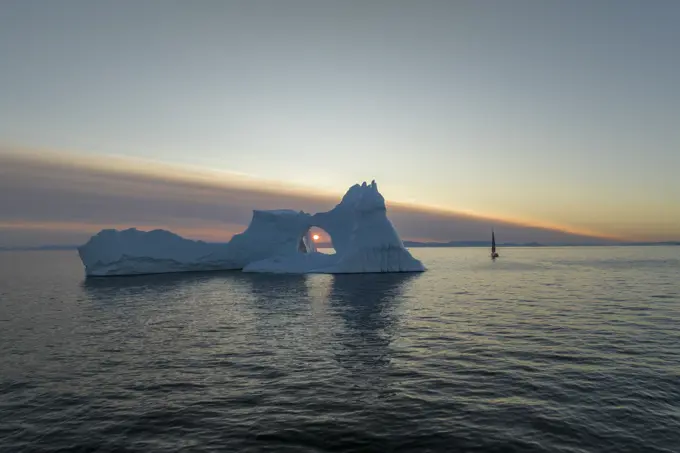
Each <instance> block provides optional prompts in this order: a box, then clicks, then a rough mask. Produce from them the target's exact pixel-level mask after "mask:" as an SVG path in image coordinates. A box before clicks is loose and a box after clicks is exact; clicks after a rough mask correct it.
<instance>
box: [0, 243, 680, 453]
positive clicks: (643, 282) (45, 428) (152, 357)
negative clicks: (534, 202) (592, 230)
mask: <svg viewBox="0 0 680 453" xmlns="http://www.w3.org/2000/svg"><path fill="white" fill-rule="evenodd" d="M500 252H501V255H502V256H501V258H500V259H499V260H498V261H496V262H491V260H489V258H488V250H485V249H478V248H455V249H414V250H413V253H414V255H416V256H417V257H418V258H420V259H422V260H423V261H424V262H425V263H426V264H427V265H428V266H429V268H430V270H429V271H428V272H426V273H423V274H418V275H406V274H397V275H395V274H391V275H355V276H330V275H310V276H273V275H252V274H242V273H239V272H222V273H195V274H175V275H160V276H141V277H120V278H108V279H107V278H104V279H91V280H90V279H88V280H85V279H84V278H83V271H82V267H81V264H80V261H79V260H78V257H77V255H76V254H75V252H16V253H15V252H7V253H0V360H1V364H0V451H2V452H23V451H27V452H29V451H30V452H43V451H44V452H47V451H82V452H89V451H92V452H94V451H101V452H106V451H139V452H156V451H158V452H161V451H163V452H172V451H198V452H201V451H228V452H237V451H239V452H240V451H244V452H247V451H277V452H279V451H282V452H283V451H294V452H315V451H357V452H369V451H375V452H391V451H419V452H426V451H446V452H456V451H461V452H463V451H480V452H482V451H484V452H512V451H518V452H519V451H521V452H534V451H536V452H574V453H576V452H617V453H621V452H678V451H680V247H677V248H660V247H647V248H645V247H627V248H613V247H612V248H588V247H584V248H527V249H523V248H516V249H503V250H501V251H500Z"/></svg>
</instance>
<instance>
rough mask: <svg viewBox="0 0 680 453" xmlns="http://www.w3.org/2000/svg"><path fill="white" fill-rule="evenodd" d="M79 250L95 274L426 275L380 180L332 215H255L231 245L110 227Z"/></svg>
mask: <svg viewBox="0 0 680 453" xmlns="http://www.w3.org/2000/svg"><path fill="white" fill-rule="evenodd" d="M312 227H318V228H322V229H324V230H325V231H326V232H327V233H328V234H329V236H330V237H331V242H332V244H333V248H334V249H335V253H334V254H325V253H320V252H318V251H317V250H316V247H315V245H314V241H313V240H312V237H311V233H310V229H311V228H312ZM78 253H79V255H80V259H81V261H82V262H83V265H84V266H85V274H86V275H87V276H113V275H135V274H156V273H169V272H188V271H214V270H237V269H241V270H243V272H271V273H294V274H305V273H325V274H351V273H373V272H422V271H425V270H426V268H425V266H424V265H423V264H422V263H421V262H420V261H419V260H417V259H415V258H414V257H413V256H411V254H410V252H409V251H408V250H407V249H406V248H405V247H404V244H403V242H402V240H401V238H400V237H399V235H398V233H397V231H396V229H395V228H394V226H393V225H392V222H390V220H389V218H388V217H387V208H386V205H385V199H384V198H383V196H382V195H381V194H380V192H379V191H378V186H377V184H376V183H375V181H372V182H371V184H366V182H364V183H363V184H361V185H359V184H355V185H354V186H352V187H350V189H349V190H348V191H347V193H346V194H345V195H344V196H343V197H342V199H341V201H340V203H338V205H336V206H335V207H334V208H333V209H332V210H330V211H328V212H321V213H317V214H314V215H311V214H309V213H306V212H304V211H295V210H290V209H280V210H269V211H265V210H255V211H253V217H252V219H251V221H250V224H249V225H248V227H247V228H246V230H245V231H243V232H242V233H239V234H237V235H235V236H234V237H233V238H232V239H231V241H229V242H228V243H226V244H209V243H206V242H203V241H192V240H189V239H185V238H182V237H180V236H178V235H176V234H174V233H171V232H169V231H165V230H154V231H149V232H145V231H139V230H137V229H134V228H131V229H127V230H123V231H118V230H113V229H107V230H102V231H100V232H99V233H97V234H96V235H95V236H93V237H92V238H90V240H89V241H88V242H87V243H86V244H85V245H83V246H81V247H79V249H78Z"/></svg>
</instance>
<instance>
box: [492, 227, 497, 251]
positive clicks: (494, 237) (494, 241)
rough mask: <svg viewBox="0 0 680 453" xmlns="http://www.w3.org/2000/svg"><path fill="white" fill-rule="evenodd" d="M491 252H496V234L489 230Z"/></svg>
mask: <svg viewBox="0 0 680 453" xmlns="http://www.w3.org/2000/svg"><path fill="white" fill-rule="evenodd" d="M491 253H496V236H495V235H494V233H493V230H491Z"/></svg>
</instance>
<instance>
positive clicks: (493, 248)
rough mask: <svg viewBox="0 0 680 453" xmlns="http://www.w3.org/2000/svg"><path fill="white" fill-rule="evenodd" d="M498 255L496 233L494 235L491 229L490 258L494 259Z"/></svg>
mask: <svg viewBox="0 0 680 453" xmlns="http://www.w3.org/2000/svg"><path fill="white" fill-rule="evenodd" d="M498 257H499V255H498V253H496V235H494V233H493V230H491V259H492V260H495V259H496V258H498Z"/></svg>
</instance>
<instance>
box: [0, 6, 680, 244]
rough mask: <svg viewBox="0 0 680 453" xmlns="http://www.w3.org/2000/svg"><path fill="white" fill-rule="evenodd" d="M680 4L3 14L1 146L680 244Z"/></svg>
mask: <svg viewBox="0 0 680 453" xmlns="http://www.w3.org/2000/svg"><path fill="white" fill-rule="evenodd" d="M679 46H680V2H678V1H671V0H668V1H665V0H656V1H642V0H640V1H627V0H617V1H614V0H611V1H604V0H602V1H579V0H574V1H568V2H566V1H551V0H545V1H539V0H533V1H528V0H516V1H505V0H496V1H491V0H489V1H484V0H481V1H453V0H448V1H447V0H441V1H432V0H430V1H428V0H423V1H415V0H413V1H398V0H381V1H375V0H373V1H372V0H361V1H359V0H357V1H353V0H344V1H322V0H316V1H311V0H309V1H299V0H287V1H283V0H280V1H277V0H271V1H258V0H249V1H246V0H243V1H227V0H223V1H208V0H199V1H193V2H186V1H174V0H136V1H128V0H120V1H111V2H104V1H85V0H83V1H75V0H62V1H59V2H52V1H48V0H44V1H36V0H5V1H3V2H2V3H0V61H2V68H1V70H0V144H7V145H14V146H35V147H41V148H46V149H51V150H55V149H56V150H68V151H78V152H83V153H92V154H122V155H128V156H136V157H144V158H149V159H155V160H159V161H168V162H176V163H183V164H191V165H196V166H205V167H210V168H215V169H221V170H229V171H235V172H242V173H246V174H249V175H253V176H256V177H262V178H265V179H274V180H279V181H283V182H290V183H291V184H300V185H305V186H309V187H310V190H311V191H313V190H314V189H313V187H318V189H319V190H331V191H342V190H344V189H346V188H347V187H348V186H349V185H351V184H353V183H354V182H356V181H361V180H365V179H369V180H370V179H373V178H375V179H377V180H378V181H379V183H380V184H381V190H382V192H383V193H384V194H385V196H386V197H388V198H390V199H394V200H398V201H406V202H415V203H420V204H423V205H430V206H437V207H443V208H447V209H451V210H460V211H467V212H474V213H480V214H484V215H490V216H498V217H500V218H505V219H514V220H519V221H523V222H528V223H535V224H538V225H557V226H563V227H565V228H568V229H572V230H576V231H584V232H596V233H601V234H610V235H616V236H621V237H630V238H640V239H671V238H678V237H680V178H678V177H677V172H678V169H680V149H679V148H680V127H678V126H679V125H680V83H679V82H678V81H680V57H678V55H680V53H679V51H678V48H679Z"/></svg>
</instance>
